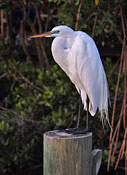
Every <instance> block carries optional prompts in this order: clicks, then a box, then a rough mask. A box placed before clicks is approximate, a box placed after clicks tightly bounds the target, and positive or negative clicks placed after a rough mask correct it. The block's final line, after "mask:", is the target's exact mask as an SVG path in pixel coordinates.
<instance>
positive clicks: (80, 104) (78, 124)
mask: <svg viewBox="0 0 127 175" xmlns="http://www.w3.org/2000/svg"><path fill="white" fill-rule="evenodd" d="M81 106H82V101H81V97H79V109H78V117H77V129H79V128H80V118H81Z"/></svg>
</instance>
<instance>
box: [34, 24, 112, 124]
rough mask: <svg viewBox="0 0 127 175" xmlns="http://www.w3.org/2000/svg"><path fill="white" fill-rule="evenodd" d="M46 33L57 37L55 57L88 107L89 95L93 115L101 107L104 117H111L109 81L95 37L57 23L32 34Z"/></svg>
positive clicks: (53, 53) (53, 47)
mask: <svg viewBox="0 0 127 175" xmlns="http://www.w3.org/2000/svg"><path fill="white" fill-rule="evenodd" d="M43 36H48V37H55V39H54V40H53V43H52V47H51V50H52V55H53V58H54V60H55V61H56V63H57V64H58V65H59V66H60V67H61V68H62V69H63V71H64V72H65V73H66V74H67V75H68V77H69V78H70V80H71V81H72V82H73V83H74V85H75V87H76V89H77V90H78V92H79V94H80V95H81V99H82V102H83V104H84V109H85V110H87V102H86V101H87V96H88V98H89V112H90V114H91V115H92V116H94V115H95V114H96V112H97V109H98V110H99V112H100V118H101V120H102V121H105V119H106V120H108V97H109V92H108V84H107V79H106V75H105V72H104V68H103V65H102V62H101V59H100V55H99V52H98V49H97V47H96V44H95V42H94V41H93V39H92V38H91V37H90V36H89V35H88V34H86V33H85V32H81V31H74V30H72V29H71V28H70V27H67V26H57V27H54V28H53V29H52V30H51V31H50V32H47V33H45V34H41V35H35V36H33V37H31V38H37V37H43Z"/></svg>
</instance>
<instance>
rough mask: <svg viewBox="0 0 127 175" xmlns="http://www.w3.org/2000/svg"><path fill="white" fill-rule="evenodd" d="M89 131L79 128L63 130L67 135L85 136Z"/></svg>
mask: <svg viewBox="0 0 127 175" xmlns="http://www.w3.org/2000/svg"><path fill="white" fill-rule="evenodd" d="M88 131H89V129H87V128H85V129H79V128H68V129H65V132H66V133H68V134H73V135H78V134H86V133H87V132H88Z"/></svg>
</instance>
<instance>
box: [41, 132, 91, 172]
mask: <svg viewBox="0 0 127 175" xmlns="http://www.w3.org/2000/svg"><path fill="white" fill-rule="evenodd" d="M91 155H92V133H87V134H85V135H70V134H65V135H64V133H61V134H60V135H59V133H58V132H57V131H49V132H46V133H45V134H44V175H91V172H92V165H91V164H92V160H91V157H92V156H91Z"/></svg>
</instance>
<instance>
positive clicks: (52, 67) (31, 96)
mask: <svg viewBox="0 0 127 175" xmlns="http://www.w3.org/2000/svg"><path fill="white" fill-rule="evenodd" d="M80 5H81V9H80V12H79V14H78V10H79V6H80ZM0 8H1V39H0V174H28V173H30V174H32V173H33V174H34V173H36V174H42V167H43V153H42V150H43V143H42V142H43V141H42V140H43V133H44V132H45V131H48V130H52V129H58V128H59V127H74V126H75V125H76V118H77V113H78V102H79V101H78V99H79V95H78V93H77V91H76V89H75V87H74V85H73V84H72V83H71V82H70V80H69V79H68V77H67V76H66V75H65V73H64V72H63V71H62V70H61V69H60V68H59V67H58V66H57V65H56V64H55V62H54V60H53V58H52V55H51V51H50V45H51V42H52V39H36V40H34V41H33V40H32V41H29V40H28V39H27V38H28V36H30V35H34V34H36V33H42V32H45V31H47V30H50V29H51V28H52V27H54V26H56V25H59V24H65V25H68V26H70V27H72V28H73V29H75V28H76V25H77V24H78V25H77V26H78V30H82V31H85V32H87V33H88V34H89V35H91V36H92V37H93V38H94V40H95V42H96V44H97V46H98V48H99V51H100V54H101V57H102V62H103V64H104V67H105V71H106V74H107V78H108V83H109V90H110V100H111V107H109V117H110V121H111V120H112V110H113V109H114V108H113V103H114V96H115V92H116V91H115V89H116V84H117V80H118V72H119V64H120V58H121V51H122V47H123V38H124V32H123V25H122V22H121V16H120V14H121V13H120V8H122V14H123V20H124V30H125V33H126V32H127V18H126V16H127V2H126V1H125V0H114V1H105V0H99V3H98V4H97V5H95V1H88V0H87V1H85V0H82V1H80V0H66V1H65V0H49V1H48V0H43V1H42V0H38V1H37V0H36V1H35V0H23V1H21V0H13V1H11V0H6V1H5V0H0ZM78 15H79V19H78V18H77V17H78ZM125 40H126V39H125ZM125 43H126V41H125ZM125 43H124V44H125ZM124 48H127V45H126V47H124ZM125 55H127V54H125ZM124 58H126V60H127V57H126V56H125V57H124ZM125 63H127V62H125ZM122 68H123V69H122V71H121V73H120V77H119V88H118V94H117V103H116V110H115V120H114V126H116V125H117V122H118V120H119V116H120V110H121V108H122V107H121V104H122V100H123V98H124V99H126V94H125V82H124V80H125V77H126V76H127V74H126V73H125V72H126V71H124V70H125V66H124V64H123V67H122ZM125 108H126V104H125ZM125 116H126V114H125ZM123 122H124V121H123ZM84 123H85V112H82V122H81V126H82V127H83V126H84ZM89 123H90V124H89V125H90V130H91V131H92V132H93V147H95V148H101V149H102V150H103V162H102V167H101V170H100V173H101V174H102V172H103V174H107V170H106V166H107V162H108V157H109V148H110V147H109V136H110V128H108V129H106V131H105V133H104V130H103V128H102V125H101V122H100V121H99V118H98V114H97V115H96V117H92V118H90V121H89ZM125 124H127V123H126V121H125ZM125 128H126V126H125V127H124V126H123V124H122V123H121V127H120V132H119V133H120V134H119V140H118V141H117V150H116V152H115V154H114V157H113V160H112V164H110V165H111V169H110V170H111V171H110V172H109V173H115V172H114V170H113V169H114V167H115V163H116V161H117V159H118V154H119V150H120V148H121V144H122V141H123V138H124V132H125V130H126V129H125ZM114 144H115V142H114V143H113V145H114ZM125 148H126V149H124V155H125V152H126V150H127V143H126V147H125ZM125 159H126V157H123V158H122V160H121V161H120V162H119V166H118V167H117V172H118V173H119V172H120V173H121V174H122V173H123V174H124V172H125V168H126V166H127V164H126V161H125ZM117 172H116V173H117Z"/></svg>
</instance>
